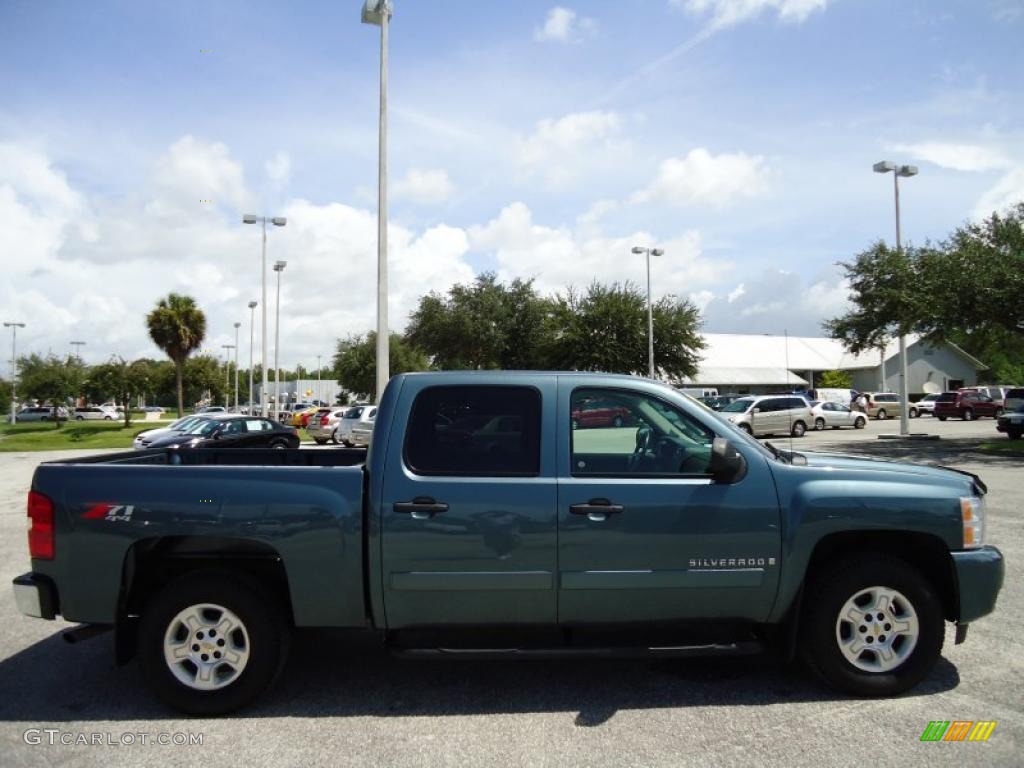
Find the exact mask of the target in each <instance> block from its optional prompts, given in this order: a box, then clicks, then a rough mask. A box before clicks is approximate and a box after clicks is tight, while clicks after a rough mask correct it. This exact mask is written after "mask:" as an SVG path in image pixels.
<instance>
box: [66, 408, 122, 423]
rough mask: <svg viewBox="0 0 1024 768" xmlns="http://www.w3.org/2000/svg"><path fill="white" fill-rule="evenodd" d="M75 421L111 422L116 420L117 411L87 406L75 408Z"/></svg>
mask: <svg viewBox="0 0 1024 768" xmlns="http://www.w3.org/2000/svg"><path fill="white" fill-rule="evenodd" d="M73 418H74V419H75V421H113V420H114V419H116V418H117V411H111V410H107V409H106V408H100V407H99V406H98V405H89V406H85V407H83V408H75V413H74V417H73Z"/></svg>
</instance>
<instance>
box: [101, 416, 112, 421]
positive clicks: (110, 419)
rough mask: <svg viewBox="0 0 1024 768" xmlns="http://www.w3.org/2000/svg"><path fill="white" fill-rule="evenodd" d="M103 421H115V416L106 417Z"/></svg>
mask: <svg viewBox="0 0 1024 768" xmlns="http://www.w3.org/2000/svg"><path fill="white" fill-rule="evenodd" d="M103 420H104V421H113V420H114V417H113V416H104V417H103Z"/></svg>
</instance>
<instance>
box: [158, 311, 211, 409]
mask: <svg viewBox="0 0 1024 768" xmlns="http://www.w3.org/2000/svg"><path fill="white" fill-rule="evenodd" d="M146 326H147V328H149V338H151V339H152V340H153V343H154V344H156V345H157V346H158V347H160V349H162V350H163V351H164V352H165V353H166V354H167V356H168V357H169V358H171V361H172V362H173V363H174V372H175V375H176V378H177V384H178V417H179V418H180V417H181V415H182V413H183V411H184V408H183V406H184V403H183V402H182V399H183V398H182V386H181V375H182V371H183V370H184V369H185V360H187V359H188V356H189V355H190V354H191V353H193V352H195V351H196V350H197V349H199V345H200V344H202V343H203V337H204V336H205V335H206V315H204V314H203V311H202V310H201V309H199V307H197V306H196V301H195V299H193V298H192V297H191V296H181V295H179V294H177V293H171V294H168V295H167V298H165V299H160V301H158V302H157V304H156V309H154V310H153V311H152V312H150V313H149V314H148V315H146Z"/></svg>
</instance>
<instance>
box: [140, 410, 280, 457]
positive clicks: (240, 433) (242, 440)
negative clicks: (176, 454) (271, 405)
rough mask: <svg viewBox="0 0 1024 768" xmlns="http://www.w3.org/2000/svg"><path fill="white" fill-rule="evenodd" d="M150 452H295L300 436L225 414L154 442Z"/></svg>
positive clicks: (276, 426) (266, 422)
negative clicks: (253, 449) (203, 449)
mask: <svg viewBox="0 0 1024 768" xmlns="http://www.w3.org/2000/svg"><path fill="white" fill-rule="evenodd" d="M148 447H149V448H150V449H153V448H298V447H299V436H298V434H297V433H296V431H295V430H294V429H293V428H292V427H289V426H285V425H284V424H281V423H279V422H276V421H274V420H272V419H264V418H261V417H259V416H239V415H235V414H224V415H222V416H214V417H213V418H209V419H204V420H203V421H200V422H198V423H196V424H193V425H192V426H190V427H189V428H188V429H186V430H185V431H184V432H175V433H173V434H169V435H164V436H163V437H159V438H157V439H155V440H153V441H152V442H151V443H150V444H149V446H148Z"/></svg>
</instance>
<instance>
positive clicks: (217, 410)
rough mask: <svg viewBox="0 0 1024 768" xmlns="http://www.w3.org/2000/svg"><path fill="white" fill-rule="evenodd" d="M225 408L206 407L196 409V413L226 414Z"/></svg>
mask: <svg viewBox="0 0 1024 768" xmlns="http://www.w3.org/2000/svg"><path fill="white" fill-rule="evenodd" d="M227 410H228V409H227V408H225V407H224V406H223V405H206V406H203V407H202V408H197V409H196V411H195V412H196V413H227Z"/></svg>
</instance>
